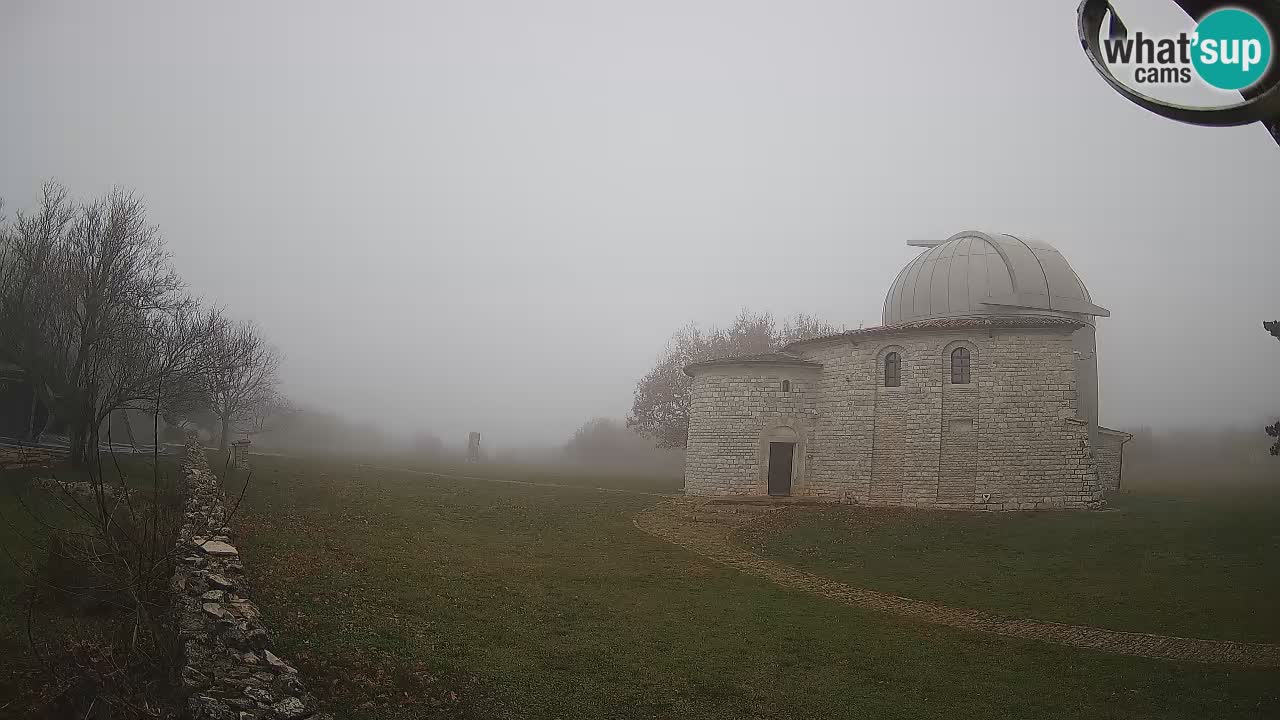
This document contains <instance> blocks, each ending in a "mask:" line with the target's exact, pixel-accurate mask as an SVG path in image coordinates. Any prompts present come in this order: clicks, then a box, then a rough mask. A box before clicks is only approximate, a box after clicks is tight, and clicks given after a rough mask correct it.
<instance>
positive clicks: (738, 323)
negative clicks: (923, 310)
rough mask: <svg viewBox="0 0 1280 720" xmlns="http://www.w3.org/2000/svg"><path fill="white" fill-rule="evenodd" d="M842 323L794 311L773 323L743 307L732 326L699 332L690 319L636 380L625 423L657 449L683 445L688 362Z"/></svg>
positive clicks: (780, 342)
mask: <svg viewBox="0 0 1280 720" xmlns="http://www.w3.org/2000/svg"><path fill="white" fill-rule="evenodd" d="M839 331H840V328H837V327H835V326H833V325H829V324H827V323H824V322H822V321H821V320H818V319H817V318H815V317H813V316H810V315H797V316H796V317H794V318H792V319H790V320H787V321H785V322H784V323H783V326H782V329H781V330H779V329H778V328H777V324H776V323H775V322H774V319H773V316H772V315H770V314H769V313H759V314H756V313H752V312H750V311H748V310H743V311H742V312H741V313H739V314H738V317H737V318H735V319H734V322H733V325H732V326H730V327H729V328H728V329H725V330H721V329H718V328H715V327H713V328H711V329H710V330H706V331H703V330H701V329H700V328H698V326H697V325H694V324H690V325H687V326H685V327H683V328H680V329H679V330H677V331H676V332H675V334H674V335H672V336H671V340H670V341H668V343H667V348H666V350H665V352H663V354H662V355H661V357H659V359H658V363H657V364H656V365H655V366H654V367H653V369H652V370H650V371H649V372H648V373H646V374H645V376H644V377H643V378H641V379H640V381H639V382H638V383H636V390H635V397H634V400H633V402H632V405H631V414H630V415H629V416H628V417H627V427H629V428H631V429H633V430H635V431H636V432H638V433H640V434H641V435H645V436H647V437H649V438H651V439H653V440H654V442H655V443H656V444H657V446H658V447H660V448H683V447H685V446H686V445H687V444H688V442H689V404H690V401H691V399H692V398H691V392H692V390H693V379H692V378H690V377H689V376H688V375H685V374H684V368H685V367H686V366H688V365H690V364H691V363H695V362H701V361H704V360H716V359H719V358H726V357H736V356H741V355H758V354H761V353H767V352H773V351H775V350H777V349H779V348H781V347H782V346H784V345H786V344H787V343H791V342H795V341H797V340H806V339H808V338H813V337H818V336H821V335H828V334H831V333H835V332H839Z"/></svg>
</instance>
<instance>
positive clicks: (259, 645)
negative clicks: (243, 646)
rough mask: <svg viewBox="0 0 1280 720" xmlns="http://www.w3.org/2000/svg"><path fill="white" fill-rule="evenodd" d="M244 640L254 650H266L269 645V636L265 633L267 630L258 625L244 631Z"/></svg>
mask: <svg viewBox="0 0 1280 720" xmlns="http://www.w3.org/2000/svg"><path fill="white" fill-rule="evenodd" d="M245 641H246V642H247V643H249V646H250V647H252V648H253V649H254V650H266V649H267V648H269V647H271V638H270V637H269V636H268V635H267V631H266V630H265V629H263V628H260V627H257V628H254V629H252V630H250V631H249V632H247V633H245Z"/></svg>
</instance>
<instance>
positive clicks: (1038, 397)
mask: <svg viewBox="0 0 1280 720" xmlns="http://www.w3.org/2000/svg"><path fill="white" fill-rule="evenodd" d="M1071 331H1072V328H1071V327H1069V326H1068V327H1065V328H992V329H990V330H984V331H980V332H974V331H973V330H936V329H930V330H920V329H906V330H903V331H900V332H892V331H890V332H885V333H880V334H877V335H875V336H872V337H857V336H855V337H843V338H837V339H833V340H829V341H822V342H815V343H814V344H811V345H802V346H799V347H798V348H793V349H792V350H791V352H793V353H796V354H799V355H801V356H802V357H803V358H804V359H805V360H808V361H811V362H814V363H820V364H821V366H822V367H821V369H820V370H819V371H818V372H816V373H815V374H814V375H813V377H812V380H811V381H810V382H809V383H807V384H806V385H805V387H806V391H808V392H809V396H808V397H807V398H806V402H807V403H808V404H807V405H806V407H805V409H804V411H803V414H802V416H801V419H802V424H803V426H804V440H805V463H804V467H803V473H802V477H798V478H797V479H796V482H795V484H794V485H793V491H792V492H793V494H795V495H809V496H817V497H827V498H831V499H835V500H844V501H853V502H860V503H871V504H888V505H906V506H920V507H940V508H956V509H990V510H1020V509H1045V508H1065V507H1072V508H1082V507H1093V506H1095V505H1097V504H1098V503H1099V502H1100V501H1101V499H1102V490H1101V487H1100V485H1099V481H1098V471H1097V465H1096V463H1095V460H1094V458H1093V456H1092V455H1091V454H1090V453H1089V451H1088V426H1087V424H1086V423H1082V422H1079V421H1074V422H1073V420H1075V419H1076V416H1077V414H1078V412H1079V409H1078V398H1077V385H1076V375H1075V373H1076V359H1075V356H1074V355H1073V354H1072V350H1073V344H1072V343H1073V341H1072V337H1071ZM961 346H963V347H966V348H968V349H969V351H970V356H971V373H970V375H971V383H968V384H956V385H953V384H952V383H951V367H950V362H951V351H952V350H953V349H955V348H956V347H961ZM888 352H898V353H899V355H900V357H901V373H900V377H901V385H900V387H885V386H884V381H883V378H884V375H883V373H884V366H883V362H884V356H885V355H886V354H887V353H888ZM777 372H778V371H777V369H775V368H769V367H754V368H742V369H739V370H737V371H736V372H735V373H734V374H732V375H729V374H712V373H710V372H707V373H700V374H699V376H698V377H697V378H695V382H694V397H693V403H692V408H691V416H690V433H689V453H688V455H687V457H688V458H689V459H688V465H687V467H686V491H687V492H690V493H691V494H703V495H724V494H763V492H764V491H763V489H762V486H761V485H760V481H759V480H756V481H754V482H753V481H752V480H751V478H759V477H761V475H760V473H759V470H760V467H759V463H760V462H761V460H760V453H759V449H758V445H757V439H758V437H759V433H760V432H761V429H762V428H763V427H764V426H765V425H766V424H767V423H768V422H773V421H774V420H775V416H776V415H777V413H776V411H775V410H774V409H772V408H770V407H769V406H768V405H767V404H761V403H760V399H761V396H760V394H759V393H758V392H754V391H753V390H752V388H753V387H754V385H753V384H755V383H760V384H762V385H761V387H762V388H763V386H764V384H767V383H769V382H771V381H772V380H773V379H775V378H776V377H777V375H776V373H777ZM753 373H754V374H753ZM753 453H754V455H755V459H754V460H753Z"/></svg>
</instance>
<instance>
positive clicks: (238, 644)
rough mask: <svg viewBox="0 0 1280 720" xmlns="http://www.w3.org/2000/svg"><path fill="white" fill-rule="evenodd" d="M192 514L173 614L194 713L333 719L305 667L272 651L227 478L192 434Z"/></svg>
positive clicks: (205, 719)
mask: <svg viewBox="0 0 1280 720" xmlns="http://www.w3.org/2000/svg"><path fill="white" fill-rule="evenodd" d="M181 472H182V480H183V483H184V484H185V492H186V496H187V499H186V507H185V513H186V516H185V520H184V522H183V526H182V530H181V532H180V535H179V537H178V541H177V543H178V544H177V548H176V549H175V550H176V555H175V557H176V558H177V561H176V562H177V567H176V569H175V572H174V576H173V584H172V590H173V600H172V603H173V604H172V608H171V610H172V614H173V620H174V625H175V626H176V628H177V632H178V642H179V644H180V646H181V648H182V658H183V659H182V664H181V667H180V668H178V673H179V681H180V683H181V686H182V690H183V693H184V695H185V697H186V712H187V715H186V717H187V718H188V719H189V720H304V719H306V718H311V719H312V720H323V719H328V718H329V715H328V714H326V713H321V712H318V711H317V702H316V699H315V697H314V696H312V695H311V694H310V693H308V692H307V690H306V687H305V686H304V685H303V683H302V681H301V679H300V678H299V677H298V672H297V671H296V670H295V669H294V668H293V667H292V666H290V665H289V663H288V662H286V661H285V660H284V659H282V658H281V657H279V656H278V655H276V654H275V653H274V652H272V641H271V635H270V633H269V632H268V631H267V628H266V627H265V626H264V625H263V623H262V619H261V616H260V614H259V612H258V607H257V606H256V605H254V604H253V602H252V600H250V599H249V588H248V582H247V579H246V577H245V572H244V562H243V561H242V559H241V558H240V553H239V551H238V550H237V549H236V547H235V546H234V545H232V544H231V543H232V533H231V529H230V528H229V527H228V526H227V522H228V517H227V508H226V504H225V502H224V500H225V497H224V493H223V491H222V487H221V483H219V481H218V478H217V477H216V476H215V475H214V474H213V471H211V470H210V469H209V464H208V462H207V460H206V459H205V455H204V450H203V448H201V446H200V444H199V442H197V441H196V439H195V438H191V439H189V440H188V444H187V449H186V456H185V457H184V459H183V463H182V470H181Z"/></svg>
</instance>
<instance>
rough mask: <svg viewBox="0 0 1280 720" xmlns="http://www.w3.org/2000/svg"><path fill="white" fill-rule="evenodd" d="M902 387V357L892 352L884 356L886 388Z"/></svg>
mask: <svg viewBox="0 0 1280 720" xmlns="http://www.w3.org/2000/svg"><path fill="white" fill-rule="evenodd" d="M900 385H902V356H901V355H899V354H898V353H896V352H891V353H889V354H888V355H885V356H884V386H885V387H898V386H900Z"/></svg>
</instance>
